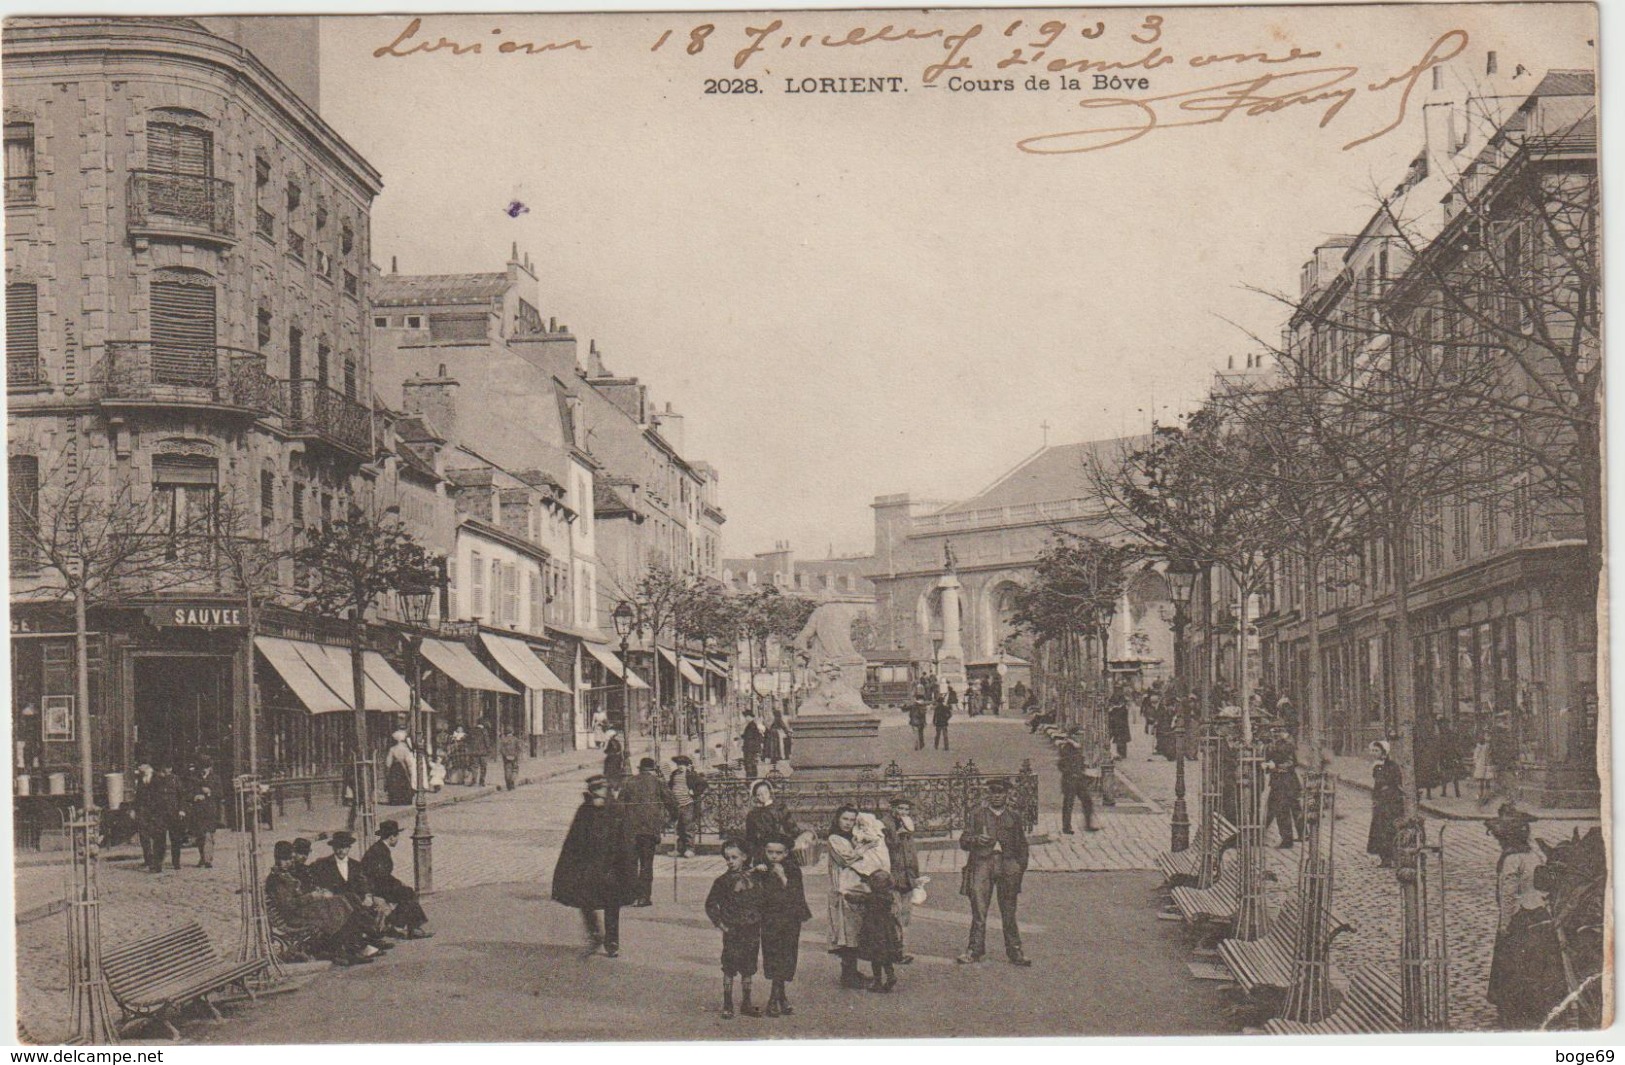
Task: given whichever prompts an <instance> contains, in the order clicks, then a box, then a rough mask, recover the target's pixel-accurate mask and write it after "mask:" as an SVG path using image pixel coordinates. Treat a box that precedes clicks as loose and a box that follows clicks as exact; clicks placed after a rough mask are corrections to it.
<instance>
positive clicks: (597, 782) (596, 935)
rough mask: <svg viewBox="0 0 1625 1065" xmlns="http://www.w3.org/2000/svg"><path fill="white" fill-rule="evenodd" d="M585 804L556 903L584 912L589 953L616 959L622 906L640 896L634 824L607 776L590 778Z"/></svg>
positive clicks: (562, 863)
mask: <svg viewBox="0 0 1625 1065" xmlns="http://www.w3.org/2000/svg"><path fill="white" fill-rule="evenodd" d="M656 779H657V780H658V779H659V778H656ZM582 799H583V801H582V803H581V807H580V809H578V810H577V811H576V816H575V820H574V821H572V822H570V831H569V834H568V835H566V836H565V837H564V847H563V849H561V850H560V851H559V861H558V864H557V865H556V866H554V868H553V901H554V902H559V903H563V904H564V905H566V906H573V907H575V908H576V909H578V910H580V911H581V923H582V924H583V925H584V926H585V928H586V930H587V953H588V954H592V953H594V952H596V951H597V950H598V948H599V947H600V946H602V947H603V948H604V953H605V954H606V955H607V956H609V957H611V958H613V957H616V956H618V955H619V954H620V949H621V907H622V906H625V905H626V904H627V903H629V902H631V901H632V900H633V899H635V898H637V894H638V878H637V876H638V874H637V858H636V856H635V855H634V853H633V850H632V825H631V821H630V820H629V819H628V817H627V815H626V809H625V808H624V807H622V806H621V804H620V803H618V802H616V801H615V800H614V799H612V798H610V797H609V781H608V780H607V779H605V778H604V777H602V776H594V777H589V778H588V780H587V790H586V792H585V794H584V795H583V796H582ZM599 910H603V911H604V923H603V927H602V930H600V927H599V924H598V911H599Z"/></svg>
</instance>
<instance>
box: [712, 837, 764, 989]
mask: <svg viewBox="0 0 1625 1065" xmlns="http://www.w3.org/2000/svg"><path fill="white" fill-rule="evenodd" d="M722 860H723V861H724V862H726V863H727V866H728V868H727V869H726V870H724V871H723V873H722V875H721V876H719V877H717V878H716V880H715V881H713V882H712V884H711V892H710V894H708V895H706V897H705V916H707V917H709V918H710V919H711V924H712V925H714V926H715V927H716V929H717V931H719V932H721V933H722V1017H723V1019H724V1020H733V1015H734V977H735V976H737V977H739V1012H740V1013H743V1014H744V1015H745V1016H747V1017H760V1016H761V1015H762V1009H761V1007H760V1006H755V1005H752V1004H751V1001H750V981H751V977H753V976H755V975H756V957H757V954H758V953H759V952H760V951H761V948H762V898H763V891H762V886H761V882H760V881H759V880H758V879H757V878H756V876H755V875H754V873H753V872H752V870H751V867H750V859H749V858H748V857H747V856H746V855H745V845H744V844H743V843H740V842H738V841H736V840H729V841H728V842H726V843H724V844H723V845H722Z"/></svg>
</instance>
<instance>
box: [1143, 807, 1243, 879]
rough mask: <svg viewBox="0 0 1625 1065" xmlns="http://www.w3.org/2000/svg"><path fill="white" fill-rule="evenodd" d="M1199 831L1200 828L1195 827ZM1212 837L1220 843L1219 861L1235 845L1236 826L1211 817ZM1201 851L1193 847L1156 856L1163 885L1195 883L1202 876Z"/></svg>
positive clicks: (1218, 817) (1216, 816)
mask: <svg viewBox="0 0 1625 1065" xmlns="http://www.w3.org/2000/svg"><path fill="white" fill-rule="evenodd" d="M1196 828H1197V830H1198V831H1200V830H1201V826H1200V825H1198V826H1196ZM1213 830H1214V835H1215V836H1217V837H1218V838H1219V839H1220V840H1221V841H1223V842H1221V843H1220V844H1219V854H1220V856H1221V859H1222V857H1223V854H1224V852H1225V850H1227V849H1228V848H1230V847H1232V846H1234V845H1235V841H1236V826H1235V825H1232V824H1231V823H1230V822H1229V821H1226V820H1225V819H1224V818H1223V817H1220V816H1219V815H1218V814H1214V815H1213ZM1201 861H1202V851H1201V849H1200V848H1198V847H1197V846H1195V845H1192V846H1190V847H1187V848H1185V849H1184V850H1182V851H1165V852H1163V853H1162V854H1160V855H1158V856H1157V870H1158V871H1159V872H1161V873H1162V878H1163V881H1164V883H1166V884H1168V885H1169V886H1174V885H1175V884H1181V883H1185V882H1190V883H1195V882H1196V881H1197V880H1198V879H1200V877H1201V875H1202V866H1201Z"/></svg>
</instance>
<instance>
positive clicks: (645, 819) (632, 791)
mask: <svg viewBox="0 0 1625 1065" xmlns="http://www.w3.org/2000/svg"><path fill="white" fill-rule="evenodd" d="M619 798H620V805H621V808H622V809H623V810H624V811H625V814H626V819H627V821H628V823H629V824H630V825H631V833H632V847H633V851H634V853H635V855H636V862H637V888H638V890H637V892H636V894H635V895H634V897H633V899H632V905H633V906H652V905H654V881H655V851H656V850H657V849H659V847H660V836H661V833H663V832H664V831H665V830H666V822H667V820H669V819H670V818H673V817H676V816H677V797H676V796H675V795H673V794H672V791H671V788H670V787H668V786H667V785H666V782H665V781H663V780H661V779H660V774H659V772H658V771H657V769H656V767H655V760H654V759H653V758H644V759H641V760H640V761H639V762H638V775H637V776H635V777H633V778H632V779H631V780H629V781H627V782H626V785H625V786H624V787H622V788H621V792H620V797H619Z"/></svg>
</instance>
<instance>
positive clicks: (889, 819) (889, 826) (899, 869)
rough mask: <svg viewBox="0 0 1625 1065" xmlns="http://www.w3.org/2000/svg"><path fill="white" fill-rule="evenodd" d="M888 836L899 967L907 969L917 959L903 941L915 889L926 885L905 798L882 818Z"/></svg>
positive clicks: (910, 809)
mask: <svg viewBox="0 0 1625 1065" xmlns="http://www.w3.org/2000/svg"><path fill="white" fill-rule="evenodd" d="M881 827H882V828H883V829H884V831H885V835H886V852H887V853H888V854H889V855H890V856H891V869H890V870H889V872H890V873H891V880H892V889H893V890H892V906H893V908H894V909H895V910H896V911H897V927H898V929H899V931H898V937H899V943H900V946H899V952H898V958H897V964H898V965H908V964H910V963H912V962H913V961H914V956H913V955H911V954H909V953H908V948H907V946H906V944H902V938H903V937H904V936H906V935H907V930H908V925H909V920H910V918H911V917H912V916H913V913H914V903H913V896H914V889H915V888H916V887H919V886H921V885H922V884H923V883H924V881H923V880H922V878H921V876H920V849H919V845H918V844H917V843H916V842H915V840H914V802H913V800H911V799H910V798H909V797H908V796H906V795H893V796H892V800H891V809H890V810H889V811H888V812H887V814H886V816H885V817H883V818H881Z"/></svg>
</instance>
